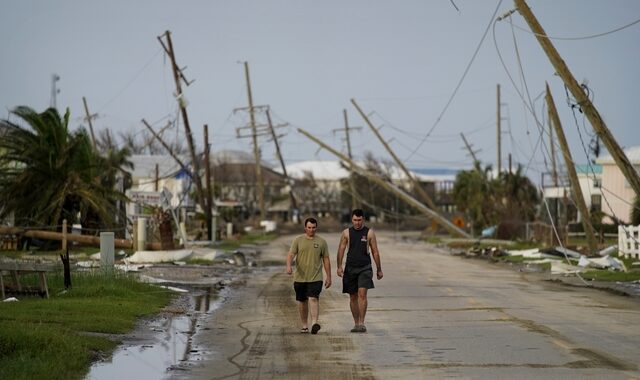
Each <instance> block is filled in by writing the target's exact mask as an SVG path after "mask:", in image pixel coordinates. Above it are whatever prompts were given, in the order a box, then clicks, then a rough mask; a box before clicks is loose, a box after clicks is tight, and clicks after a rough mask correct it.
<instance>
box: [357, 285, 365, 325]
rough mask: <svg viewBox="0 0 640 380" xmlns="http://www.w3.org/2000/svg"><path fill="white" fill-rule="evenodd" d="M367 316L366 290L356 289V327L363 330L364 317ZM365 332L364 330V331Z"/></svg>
mask: <svg viewBox="0 0 640 380" xmlns="http://www.w3.org/2000/svg"><path fill="white" fill-rule="evenodd" d="M366 315H367V288H358V323H357V325H358V326H361V329H364V317H365V316H366ZM364 331H366V329H365V330H364Z"/></svg>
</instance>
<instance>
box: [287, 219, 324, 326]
mask: <svg viewBox="0 0 640 380" xmlns="http://www.w3.org/2000/svg"><path fill="white" fill-rule="evenodd" d="M317 227H318V221H317V220H315V219H314V218H307V219H306V220H305V221H304V235H299V236H297V237H296V238H295V239H294V240H293V243H291V248H290V249H289V254H288V255H287V274H292V273H293V267H292V265H293V259H294V258H295V260H296V271H295V273H294V274H293V288H294V290H295V291H296V301H298V312H299V313H300V321H301V322H302V329H301V330H300V332H303V333H306V332H309V317H311V333H312V334H317V333H318V330H320V325H319V324H318V314H319V312H320V307H319V304H318V298H320V292H321V291H322V267H323V266H324V271H325V273H326V274H327V279H326V280H325V282H324V287H325V288H328V287H330V286H331V260H330V259H329V248H328V246H327V241H326V240H324V239H323V238H321V237H320V236H316V229H317Z"/></svg>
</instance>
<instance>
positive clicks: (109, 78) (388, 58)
mask: <svg viewBox="0 0 640 380" xmlns="http://www.w3.org/2000/svg"><path fill="white" fill-rule="evenodd" d="M528 3H529V5H530V6H531V8H532V10H533V12H534V14H535V15H536V16H537V17H538V19H539V21H540V23H541V24H542V26H543V27H544V28H545V30H546V32H547V34H548V35H550V36H552V37H554V38H555V37H557V38H556V39H554V40H553V43H554V44H555V46H556V48H557V49H558V50H559V52H560V54H561V55H562V57H563V58H564V60H565V62H566V63H567V64H568V66H569V68H570V69H571V70H572V72H573V74H574V75H575V77H576V79H577V80H578V81H580V82H583V81H586V84H587V86H588V88H589V91H590V93H591V95H592V97H593V100H594V103H595V105H596V107H597V108H598V110H599V111H600V113H601V115H602V116H603V117H604V119H605V121H606V122H607V124H608V127H609V129H610V130H611V132H612V133H613V135H614V137H615V138H616V139H617V140H618V142H619V143H620V145H622V146H623V147H629V146H633V145H640V132H639V131H638V122H637V120H638V118H637V111H638V105H639V96H638V88H640V70H639V69H638V64H639V62H640V23H639V24H635V25H632V26H630V27H628V28H625V29H623V30H620V31H617V32H614V33H610V34H606V35H604V36H600V37H594V38H586V39H564V38H573V37H587V36H592V35H596V34H601V33H606V32H609V31H612V30H615V29H617V28H619V27H622V26H625V25H627V24H630V23H632V22H634V21H636V20H638V19H640V1H637V0H529V2H528ZM454 4H455V6H454ZM498 4H500V5H499V6H498ZM456 7H457V8H458V9H459V10H456ZM512 8H514V4H513V2H512V1H511V0H504V1H502V2H499V1H498V0H454V1H453V3H452V2H451V1H449V0H403V1H381V0H369V1H365V0H357V1H352V0H340V1H338V0H323V1H310V0H262V1H257V0H255V1H248V0H233V1H121V0H109V1H92V0H83V1H79V0H78V1H69V0H61V1H44V0H42V1H32V0H20V1H8V0H1V1H0V36H2V37H0V51H1V52H2V60H1V62H2V63H1V65H2V66H1V67H2V70H0V105H1V106H2V109H3V114H2V118H6V117H10V116H9V110H11V109H13V108H14V107H16V106H18V105H28V106H30V107H32V108H34V109H36V110H37V111H43V110H45V109H46V108H47V107H48V106H49V105H50V103H51V101H52V96H51V87H52V84H51V83H52V80H51V77H52V74H54V73H55V74H57V75H58V76H59V77H60V80H59V81H58V82H57V87H58V88H59V93H58V94H57V96H56V104H57V107H58V109H60V110H61V112H64V109H65V108H66V107H69V109H70V111H71V118H72V125H71V126H72V128H77V127H78V126H80V125H81V124H84V125H86V122H85V121H84V120H83V116H84V108H83V105H82V97H83V96H85V97H86V98H87V101H88V104H89V108H90V110H91V112H92V113H97V115H98V117H97V119H95V121H94V126H95V128H96V129H98V130H101V129H105V128H110V129H112V130H113V131H114V132H116V133H118V132H122V131H134V132H136V133H142V131H144V130H145V128H144V126H143V125H142V123H141V119H143V118H144V119H146V120H148V121H149V122H152V123H154V125H155V127H156V128H157V129H158V128H160V127H161V126H164V125H165V124H166V123H167V121H168V120H173V119H175V118H176V116H177V115H178V114H177V112H176V111H177V105H176V101H175V99H174V98H173V93H174V92H175V84H174V82H173V77H172V73H171V66H170V65H169V61H168V58H166V57H165V55H164V53H163V52H162V48H161V46H160V43H159V42H158V40H157V36H159V35H161V34H162V33H164V32H165V31H166V30H170V31H171V32H172V39H173V46H174V49H175V52H176V57H177V60H178V64H179V65H180V66H182V67H184V66H186V67H187V68H186V70H185V71H184V74H185V76H186V77H187V78H188V79H189V80H195V82H193V83H192V84H191V85H190V86H189V87H185V86H183V89H184V92H185V95H186V98H187V100H188V102H189V105H188V113H189V119H190V124H191V127H192V129H193V130H194V134H195V137H196V141H197V144H198V146H199V148H200V149H202V141H203V138H202V134H203V133H202V126H203V125H204V124H208V125H209V130H210V140H211V142H212V149H213V150H214V151H219V150H222V149H239V150H243V151H247V152H251V151H252V148H251V140H250V139H246V138H245V139H238V138H236V128H239V127H243V126H246V125H247V123H248V120H249V119H248V117H247V115H246V113H242V112H235V113H234V109H236V108H239V107H246V106H247V95H246V83H245V77H244V68H243V65H242V63H241V62H243V61H248V62H249V67H250V73H251V83H252V90H253V97H254V104H256V105H269V106H270V107H271V110H272V113H273V119H274V123H278V124H280V123H288V124H289V126H288V127H286V128H280V133H282V134H284V136H283V137H282V138H281V148H282V151H283V155H284V158H285V161H287V162H288V163H295V162H299V161H303V160H311V159H334V157H333V156H332V155H330V154H329V153H326V152H324V151H321V152H318V146H317V145H316V144H315V143H313V142H311V141H310V140H308V139H307V138H306V137H304V136H303V135H301V134H299V133H298V132H297V131H296V128H304V129H305V130H307V131H309V132H310V133H312V134H314V135H315V136H317V137H319V138H321V139H322V140H323V141H324V142H326V143H327V144H330V145H331V146H332V147H335V148H336V149H338V150H341V151H345V152H346V144H345V141H344V133H341V132H336V133H334V132H333V131H332V130H334V129H340V128H344V120H343V114H342V110H343V109H347V111H348V115H349V122H350V124H351V126H362V127H363V128H362V129H361V130H358V131H353V134H352V136H351V141H352V147H353V152H354V155H355V157H356V158H362V157H363V156H364V152H365V151H370V152H373V153H374V155H375V156H377V157H379V158H383V159H390V157H389V156H388V154H387V153H386V152H385V151H384V148H383V147H382V145H381V144H380V143H379V142H378V141H377V139H376V138H375V136H374V135H373V133H372V132H371V131H370V130H369V129H368V127H366V124H365V123H364V121H363V120H362V118H361V117H360V116H359V115H358V114H357V113H356V110H355V109H354V107H353V106H352V105H351V103H350V99H351V98H354V99H356V101H357V102H358V103H359V105H360V106H361V107H362V108H363V110H364V111H365V112H366V113H368V114H370V115H371V119H372V121H373V122H374V123H375V125H376V126H378V127H381V129H380V133H381V134H382V135H383V136H384V137H385V138H386V139H387V140H389V141H390V142H391V146H392V148H393V149H394V150H395V152H396V153H397V155H398V156H399V157H400V158H401V159H402V160H404V161H405V163H406V164H407V166H409V167H411V168H442V167H451V168H469V167H470V166H471V158H470V157H469V156H468V154H467V151H466V150H465V149H464V143H463V141H462V139H461V137H460V133H464V134H465V136H466V137H467V139H468V141H469V142H470V143H471V144H473V148H474V149H475V150H479V152H478V157H479V158H480V159H481V160H482V161H483V163H485V164H492V165H493V166H494V167H495V165H496V160H497V153H496V104H497V100H496V86H497V84H500V85H501V93H502V97H501V103H502V106H501V110H502V116H503V119H504V120H503V121H502V124H503V134H502V138H503V143H502V152H503V167H505V166H506V165H507V154H509V153H511V154H512V155H513V161H514V163H521V164H523V165H524V166H525V167H526V168H527V175H529V176H530V177H531V178H532V179H536V180H537V179H539V177H540V172H542V171H545V170H546V169H545V164H544V162H545V156H546V157H547V158H546V161H547V162H549V159H548V152H547V150H545V149H544V145H542V144H540V143H539V139H540V130H539V128H538V127H537V126H536V122H535V120H534V118H533V116H532V115H531V113H529V111H527V109H526V108H525V105H524V103H523V101H522V99H521V97H520V95H519V94H518V92H520V93H523V95H524V96H525V98H530V99H531V101H532V102H533V105H534V107H535V111H536V113H537V117H538V119H540V121H541V122H543V123H544V122H546V116H545V114H546V108H544V102H543V101H542V100H543V98H542V97H540V98H538V96H539V95H540V94H541V92H542V91H543V90H544V85H545V81H547V82H549V85H550V86H551V90H552V92H553V95H554V97H555V101H556V105H557V107H558V109H559V113H560V117H561V120H562V123H563V127H564V129H565V131H566V134H567V138H568V139H569V141H570V145H571V148H572V153H573V155H574V159H575V161H576V162H581V163H584V162H587V156H586V155H585V152H584V149H583V144H582V141H583V142H584V146H585V147H586V146H588V145H589V142H590V140H591V138H592V135H593V132H592V128H591V125H590V124H589V123H588V121H586V120H585V119H584V118H583V115H582V114H581V113H580V112H579V111H578V110H577V109H576V108H573V112H572V108H571V107H570V106H569V105H568V100H567V96H566V94H565V90H564V86H563V83H562V81H561V79H560V78H559V77H558V76H555V75H554V69H553V67H552V66H551V64H550V63H549V61H548V59H547V57H546V55H545V54H544V52H543V51H542V49H541V48H540V46H539V45H538V43H537V41H536V40H535V38H534V37H533V36H532V35H531V34H530V32H529V29H528V27H527V26H526V23H525V21H524V19H523V18H522V17H521V16H520V15H519V14H518V13H515V14H513V15H512V17H511V19H505V20H503V21H500V22H497V23H495V29H494V23H493V20H494V19H495V17H493V16H492V15H493V14H494V12H496V10H497V13H496V16H500V15H503V14H505V13H506V12H508V11H509V10H511V9H512ZM510 21H511V22H510ZM487 28H488V33H487V35H486V38H485V39H484V42H483V43H482V46H481V47H480V50H479V52H478V54H477V56H476V57H475V60H474V61H473V63H472V64H471V66H470V69H469V71H468V74H467V75H466V78H465V79H464V81H463V82H462V84H461V86H460V88H459V90H458V91H457V93H456V95H455V97H453V99H452V101H451V103H450V105H449V106H448V108H447V109H446V110H445V106H446V104H447V102H448V101H449V99H450V98H451V96H452V94H453V93H454V90H455V88H456V86H457V85H458V83H459V81H460V79H461V78H462V76H463V74H464V72H465V69H466V68H467V65H469V63H470V62H471V60H472V58H473V56H474V52H475V50H476V48H477V46H478V44H479V43H480V41H481V40H482V36H483V34H484V32H485V30H487ZM494 32H495V40H494ZM559 38H563V39H559ZM494 41H495V42H494ZM496 43H497V46H498V49H496ZM498 53H499V54H501V55H502V57H503V59H504V61H505V63H506V66H507V70H508V73H509V74H510V75H511V76H512V77H513V80H514V82H515V86H514V84H513V83H512V82H511V81H510V79H509V76H508V74H507V71H505V69H504V68H503V66H502V64H501V62H500V59H499V54H498ZM518 53H519V61H520V62H521V65H522V66H521V67H522V70H523V71H522V73H521V72H520V66H519V64H518V55H517V54H518ZM523 78H524V79H523ZM525 83H526V87H525V85H524V84H525ZM527 92H528V95H527ZM536 98H538V99H537V100H536ZM574 113H575V116H576V119H574V116H573V115H574ZM545 128H547V127H545ZM578 131H580V132H581V133H580V135H581V137H582V140H581V138H580V135H579V133H578ZM183 136H184V130H183V129H182V127H180V128H179V129H178V128H174V129H172V130H171V131H168V132H167V134H166V135H165V137H166V138H167V139H168V140H172V139H176V138H178V139H183ZM543 139H544V141H545V144H546V145H548V143H547V141H548V137H546V136H544V138H543ZM423 140H424V142H423V143H421V142H422V141H423ZM260 147H261V149H262V156H263V158H264V159H265V160H267V161H270V162H272V163H276V162H277V161H276V159H275V154H274V151H275V150H274V148H273V143H271V142H269V141H268V140H267V139H266V137H261V138H260ZM414 151H415V152H414Z"/></svg>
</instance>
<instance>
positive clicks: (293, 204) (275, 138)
mask: <svg viewBox="0 0 640 380" xmlns="http://www.w3.org/2000/svg"><path fill="white" fill-rule="evenodd" d="M267 122H268V123H269V130H270V131H271V138H273V143H274V144H275V146H276V154H277V155H278V160H279V161H280V166H281V167H282V174H284V178H285V180H286V181H287V182H288V185H289V197H290V198H291V207H293V208H294V209H297V208H298V203H297V202H296V197H295V196H294V195H293V183H292V182H291V179H290V178H289V175H288V174H287V167H286V166H285V165H284V159H283V158H282V153H281V152H280V144H279V143H278V136H277V135H276V131H275V130H274V129H273V123H271V113H270V112H269V109H267Z"/></svg>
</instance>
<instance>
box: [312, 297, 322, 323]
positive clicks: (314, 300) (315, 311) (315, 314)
mask: <svg viewBox="0 0 640 380" xmlns="http://www.w3.org/2000/svg"><path fill="white" fill-rule="evenodd" d="M309 312H310V314H311V325H312V326H313V325H315V324H316V323H318V314H319V313H320V305H319V302H318V299H317V298H314V297H309Z"/></svg>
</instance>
